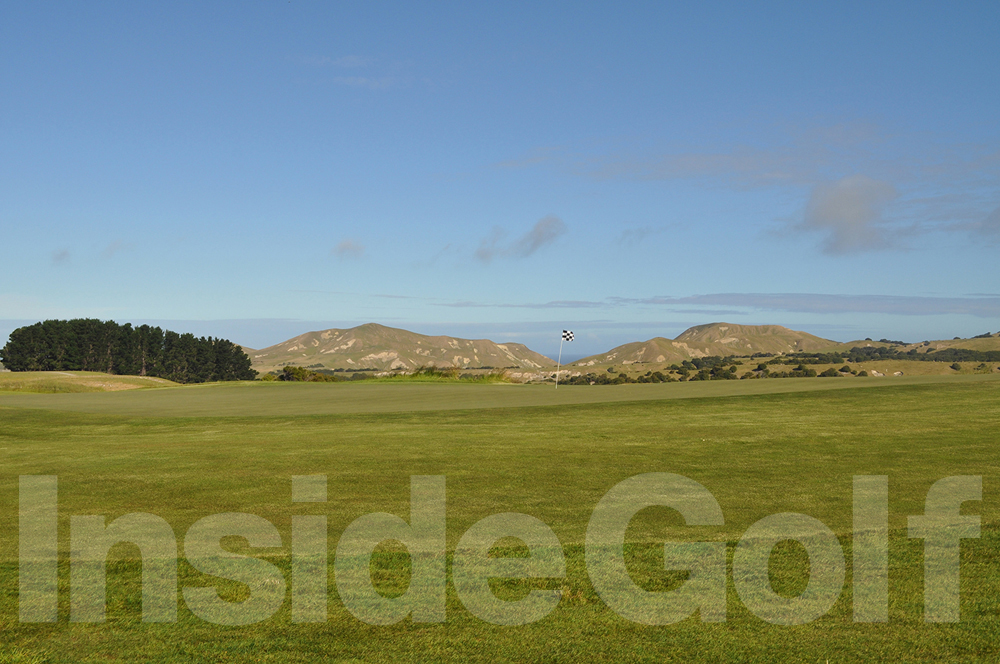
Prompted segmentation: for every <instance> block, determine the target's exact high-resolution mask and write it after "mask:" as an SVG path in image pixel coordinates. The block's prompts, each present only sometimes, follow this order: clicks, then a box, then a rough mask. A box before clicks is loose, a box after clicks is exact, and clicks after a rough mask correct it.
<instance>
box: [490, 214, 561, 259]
mask: <svg viewBox="0 0 1000 664" xmlns="http://www.w3.org/2000/svg"><path fill="white" fill-rule="evenodd" d="M565 233H566V224H565V223H564V222H563V220H562V219H560V218H559V217H557V216H555V215H548V216H547V217H542V218H541V219H539V220H538V221H537V222H536V223H535V225H534V226H533V227H532V228H531V230H530V231H528V232H527V233H525V234H524V235H522V236H521V237H519V238H518V239H516V240H514V241H513V242H511V243H509V244H504V243H503V238H504V237H505V235H506V233H505V232H504V230H503V229H501V228H496V229H494V230H493V232H492V234H490V236H489V237H487V238H486V239H484V240H483V241H482V243H481V244H480V245H479V249H477V250H476V258H478V259H479V260H481V261H483V262H484V263H488V262H490V261H491V260H493V259H494V258H497V257H504V258H527V257H528V256H531V255H532V254H534V253H535V252H536V251H538V250H539V249H541V248H542V247H544V246H546V245H548V244H551V243H553V242H555V241H556V239H557V238H559V236H560V235H563V234H565Z"/></svg>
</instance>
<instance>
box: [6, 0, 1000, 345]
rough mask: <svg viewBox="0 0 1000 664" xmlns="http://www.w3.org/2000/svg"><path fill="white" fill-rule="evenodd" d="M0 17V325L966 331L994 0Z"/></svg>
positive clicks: (79, 11)
mask: <svg viewBox="0 0 1000 664" xmlns="http://www.w3.org/2000/svg"><path fill="white" fill-rule="evenodd" d="M470 4H477V3H455V4H445V3H430V4H424V5H414V6H400V4H399V3H386V4H377V3H360V4H357V5H354V6H347V5H335V4H332V3H307V2H300V1H298V0H293V1H292V2H260V3H252V4H248V3H233V4H223V3H214V4H210V5H206V4H205V3H190V4H183V3H167V4H163V5H160V6H154V5H151V4H146V3H97V2H94V3H63V4H44V5H43V4H38V3H7V4H6V5H5V6H4V8H3V9H2V10H0V155H2V159H0V233H2V239H0V243H2V246H3V248H4V257H3V260H2V261H0V337H5V336H6V334H7V333H8V332H9V331H10V330H11V329H13V328H14V327H17V326H18V325H20V324H22V323H23V322H25V321H27V322H31V321H35V320H40V319H44V318H72V317H84V316H85V317H97V318H103V319H109V318H110V319H115V320H118V321H120V322H126V321H132V322H145V321H157V322H159V323H161V324H164V325H167V326H168V327H172V328H173V329H177V330H179V331H193V332H196V333H198V334H211V335H215V336H227V337H228V338H231V339H233V340H234V341H237V342H239V343H244V344H246V345H249V346H252V347H262V346H266V345H269V344H273V343H277V342H279V341H282V340H283V339H285V338H287V337H290V336H293V335H294V334H297V333H300V332H304V331H306V330H309V329H318V328H323V327H347V326H351V325H355V324H360V323H364V322H368V321H375V322H380V323H383V324H386V325H392V326H397V327H405V328H408V329H412V330H414V331H418V332H424V333H434V334H437V333H447V334H453V335H458V336H470V337H488V338H493V339H494V340H496V341H512V340H516V341H522V342H524V343H527V344H528V345H529V346H530V347H532V348H534V349H537V350H539V351H540V352H543V353H550V354H551V353H554V352H555V349H556V348H557V347H558V339H559V331H560V330H561V329H562V328H564V327H568V328H571V329H574V330H575V332H576V333H577V341H575V342H574V346H573V351H574V353H573V354H574V355H583V354H588V353H593V352H599V351H602V350H606V349H608V348H610V347H612V346H614V345H617V344H620V343H624V342H627V341H634V340H640V339H648V338H650V337H654V336H669V337H673V336H676V335H677V334H678V333H680V332H681V331H683V330H684V329H685V328H686V327H688V326H690V325H695V324H701V323H707V322H713V321H722V320H724V321H728V322H731V323H749V324H764V323H776V324H781V325H786V326H788V327H792V328H796V329H801V330H806V331H809V332H812V333H815V334H819V335H820V336H824V337H828V338H832V339H837V340H849V339H855V338H864V337H869V336H870V337H874V338H881V337H889V338H893V339H902V340H909V341H920V340H923V339H934V338H951V337H953V336H957V335H961V336H971V335H974V334H980V333H983V332H986V331H993V332H995V331H997V330H1000V277H998V271H997V269H996V267H995V265H996V255H997V252H998V250H1000V122H998V121H997V120H998V117H1000V85H997V71H998V70H997V66H998V63H1000V40H997V39H996V26H997V25H1000V4H998V3H996V2H983V3H975V2H967V3H959V4H955V3H943V2H942V3H918V2H906V3H878V5H877V6H872V4H873V3H829V4H827V5H824V6H821V5H820V4H819V3H792V2H787V3H758V4H740V5H736V4H733V5H730V4H722V3H675V4H668V3H649V4H638V3H635V4H632V5H630V6H626V7H624V8H623V7H621V6H617V5H612V4H611V3H608V4H604V5H597V4H579V3H578V4H569V3H565V4H548V5H544V6H539V5H538V4H536V3H523V4H515V3H503V4H502V5H501V4H498V5H497V6H494V7H488V6H470Z"/></svg>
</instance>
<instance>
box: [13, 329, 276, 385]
mask: <svg viewBox="0 0 1000 664" xmlns="http://www.w3.org/2000/svg"><path fill="white" fill-rule="evenodd" d="M0 362H3V365H4V366H5V367H7V368H8V369H10V370H11V371H100V372H104V373H109V374H121V375H130V376H155V377H157V378H166V379H167V380H172V381H175V382H178V383H205V382H210V381H226V380H253V379H254V378H256V376H257V372H256V371H254V370H253V369H251V368H250V358H249V357H248V356H247V354H246V353H244V352H243V349H242V348H240V347H239V346H237V345H236V344H234V343H233V342H231V341H229V340H227V339H217V338H213V337H195V336H194V335H193V334H190V333H185V334H179V333H177V332H173V331H171V330H163V329H161V328H159V327H150V326H149V325H140V326H138V327H132V325H131V324H130V323H125V324H124V325H119V324H118V323H116V322H115V321H111V320H109V321H100V320H97V319H92V318H77V319H74V320H47V321H43V322H40V323H35V324H34V325H27V326H25V327H19V328H17V329H16V330H14V331H13V332H11V334H10V338H9V340H8V341H7V345H5V346H4V347H3V348H2V349H0Z"/></svg>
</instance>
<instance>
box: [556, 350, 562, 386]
mask: <svg viewBox="0 0 1000 664" xmlns="http://www.w3.org/2000/svg"><path fill="white" fill-rule="evenodd" d="M562 345H563V338H562V337H559V359H558V360H557V361H556V389H557V390H558V389H559V367H561V366H562Z"/></svg>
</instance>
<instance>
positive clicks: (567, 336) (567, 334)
mask: <svg viewBox="0 0 1000 664" xmlns="http://www.w3.org/2000/svg"><path fill="white" fill-rule="evenodd" d="M562 338H563V341H573V330H563V336H562Z"/></svg>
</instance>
